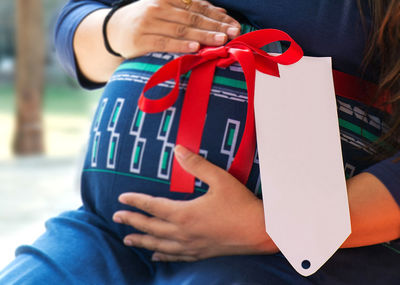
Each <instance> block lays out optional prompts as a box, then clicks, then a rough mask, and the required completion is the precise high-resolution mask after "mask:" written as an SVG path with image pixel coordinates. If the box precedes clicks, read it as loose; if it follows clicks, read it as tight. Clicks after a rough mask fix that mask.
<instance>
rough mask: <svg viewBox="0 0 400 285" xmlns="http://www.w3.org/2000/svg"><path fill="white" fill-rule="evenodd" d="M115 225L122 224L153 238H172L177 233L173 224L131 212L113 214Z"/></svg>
mask: <svg viewBox="0 0 400 285" xmlns="http://www.w3.org/2000/svg"><path fill="white" fill-rule="evenodd" d="M113 220H114V222H116V223H123V224H126V225H129V226H132V227H133V228H135V229H137V230H139V231H142V232H144V233H146V234H149V235H152V236H155V237H168V236H174V235H175V234H176V232H177V231H178V229H177V227H176V226H175V225H174V224H171V223H169V222H167V221H164V220H162V219H159V218H155V217H148V216H145V215H143V214H140V213H136V212H131V211H118V212H116V213H115V214H114V216H113Z"/></svg>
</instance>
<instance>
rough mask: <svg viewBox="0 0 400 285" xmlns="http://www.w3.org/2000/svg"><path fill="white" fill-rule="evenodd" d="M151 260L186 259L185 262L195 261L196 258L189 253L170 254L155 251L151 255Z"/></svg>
mask: <svg viewBox="0 0 400 285" xmlns="http://www.w3.org/2000/svg"><path fill="white" fill-rule="evenodd" d="M151 260H152V261H163V262H166V261H171V262H172V261H186V262H193V261H197V260H198V258H196V257H194V256H190V255H172V254H165V253H161V252H155V253H154V254H153V255H152V257H151Z"/></svg>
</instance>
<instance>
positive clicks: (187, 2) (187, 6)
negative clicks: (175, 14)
mask: <svg viewBox="0 0 400 285" xmlns="http://www.w3.org/2000/svg"><path fill="white" fill-rule="evenodd" d="M181 1H182V3H183V4H185V5H186V8H189V6H190V5H191V4H192V0H181Z"/></svg>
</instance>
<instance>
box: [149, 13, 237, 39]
mask: <svg viewBox="0 0 400 285" xmlns="http://www.w3.org/2000/svg"><path fill="white" fill-rule="evenodd" d="M215 13H217V12H215ZM218 13H219V14H221V15H224V16H219V17H216V16H215V18H219V19H220V20H218V19H213V18H210V17H207V16H206V15H203V14H201V13H196V12H193V11H186V10H182V9H178V8H171V9H169V10H167V9H160V11H159V13H157V16H156V17H157V18H158V19H160V20H162V21H164V22H165V21H168V22H174V23H179V24H182V25H185V26H189V27H193V28H196V29H200V30H204V31H210V32H221V33H225V34H227V35H228V36H229V37H230V38H234V37H236V36H238V35H239V34H240V24H239V23H238V22H237V21H235V20H234V19H233V18H231V17H230V16H228V15H226V14H224V13H220V12H218Z"/></svg>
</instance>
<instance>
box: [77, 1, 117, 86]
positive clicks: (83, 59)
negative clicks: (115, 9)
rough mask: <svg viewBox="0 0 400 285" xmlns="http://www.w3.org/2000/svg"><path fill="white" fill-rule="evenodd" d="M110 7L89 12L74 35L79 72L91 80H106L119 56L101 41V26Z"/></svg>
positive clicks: (115, 66) (115, 65)
mask: <svg viewBox="0 0 400 285" xmlns="http://www.w3.org/2000/svg"><path fill="white" fill-rule="evenodd" d="M109 10H110V9H100V10H96V11H94V12H93V13H91V14H89V15H88V16H87V17H86V18H85V19H84V20H83V21H82V22H81V23H80V24H79V26H78V28H77V29H76V32H75V36H74V42H73V45H74V52H75V57H76V60H77V64H78V66H79V69H80V71H81V73H82V74H83V75H84V76H85V77H86V78H87V79H89V80H91V81H93V82H106V81H107V80H108V79H109V78H110V76H111V75H112V73H113V72H114V70H115V68H117V67H118V65H119V64H120V63H121V62H122V60H123V59H122V58H121V57H116V56H113V55H112V54H110V53H109V52H108V51H107V50H106V48H105V46H104V42H103V35H102V26H103V21H104V18H105V16H106V15H107V13H108V11H109Z"/></svg>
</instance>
